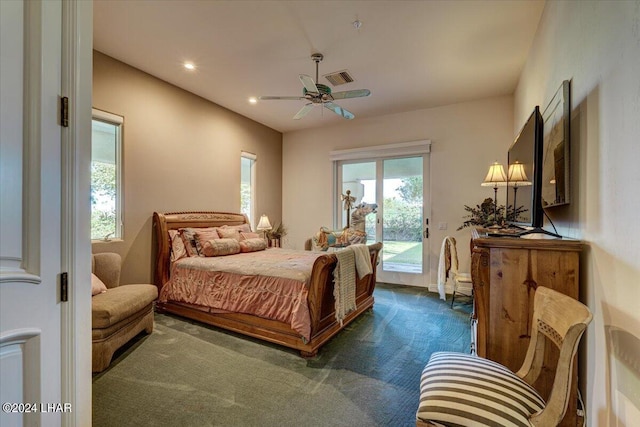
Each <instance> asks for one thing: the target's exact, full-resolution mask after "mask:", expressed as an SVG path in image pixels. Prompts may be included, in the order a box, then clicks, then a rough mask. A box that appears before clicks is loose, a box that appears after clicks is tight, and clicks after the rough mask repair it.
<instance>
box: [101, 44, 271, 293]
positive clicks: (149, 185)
mask: <svg viewBox="0 0 640 427" xmlns="http://www.w3.org/2000/svg"><path fill="white" fill-rule="evenodd" d="M93 106H94V108H98V109H101V110H105V111H108V112H110V113H114V114H118V115H121V116H123V117H124V120H125V123H124V141H123V144H124V239H123V241H114V242H110V243H103V242H99V243H94V244H93V250H94V252H105V251H114V252H118V253H120V254H121V255H122V257H123V271H122V274H123V275H122V281H123V283H136V282H143V283H150V282H151V281H152V277H153V276H152V268H153V260H152V255H151V231H152V230H151V228H152V225H151V218H152V215H153V212H154V211H159V212H168V211H185V210H218V211H227V212H238V211H239V210H240V152H241V151H249V152H252V153H255V154H257V156H258V160H257V163H256V174H257V179H256V181H257V185H256V186H257V201H256V207H257V210H256V214H257V215H258V216H259V214H260V213H262V212H266V213H268V214H269V218H270V219H271V220H272V221H274V222H275V223H277V222H279V220H280V218H281V206H282V198H281V191H282V134H281V133H279V132H277V131H275V130H273V129H270V128H268V127H266V126H263V125H261V124H259V123H256V122H254V121H252V120H249V119H247V118H246V117H243V116H241V115H239V114H236V113H234V112H232V111H229V110H227V109H225V108H223V107H220V106H218V105H216V104H213V103H211V102H209V101H207V100H205V99H203V98H201V97H198V96H196V95H193V94H192V93H190V92H187V91H185V90H182V89H179V88H177V87H175V86H172V85H171V84H169V83H166V82H164V81H161V80H159V79H156V78H155V77H152V76H150V75H149V74H146V73H144V72H142V71H140V70H137V69H135V68H132V67H130V66H128V65H126V64H124V63H122V62H119V61H116V60H115V59H113V58H110V57H108V56H106V55H104V54H102V53H100V52H97V51H94V60H93ZM254 226H255V224H254Z"/></svg>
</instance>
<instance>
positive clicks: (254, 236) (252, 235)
mask: <svg viewBox="0 0 640 427" xmlns="http://www.w3.org/2000/svg"><path fill="white" fill-rule="evenodd" d="M258 238H260V235H259V234H258V233H245V232H242V231H241V232H240V241H241V242H242V241H243V240H247V239H258Z"/></svg>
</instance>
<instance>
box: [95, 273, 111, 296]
mask: <svg viewBox="0 0 640 427" xmlns="http://www.w3.org/2000/svg"><path fill="white" fill-rule="evenodd" d="M104 292H107V285H105V284H104V282H103V281H102V280H100V278H99V277H98V276H96V275H95V274H93V273H91V296H95V295H98V294H101V293H104Z"/></svg>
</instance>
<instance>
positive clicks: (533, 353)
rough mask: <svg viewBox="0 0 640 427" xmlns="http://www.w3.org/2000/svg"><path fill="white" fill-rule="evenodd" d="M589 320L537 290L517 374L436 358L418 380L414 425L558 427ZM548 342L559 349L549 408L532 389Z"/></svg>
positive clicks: (456, 356) (573, 304) (466, 358)
mask: <svg viewBox="0 0 640 427" xmlns="http://www.w3.org/2000/svg"><path fill="white" fill-rule="evenodd" d="M591 317H592V316H591V312H590V311H589V309H588V308H587V307H586V306H584V305H583V304H581V303H580V302H579V301H576V300H575V299H573V298H570V297H568V296H566V295H563V294H561V293H559V292H556V291H554V290H551V289H548V288H545V287H542V286H539V287H538V289H537V290H536V294H535V298H534V309H533V322H532V328H531V329H532V330H531V340H530V342H529V347H528V349H527V354H526V356H525V360H524V363H523V364H522V367H521V368H520V370H519V371H518V372H516V373H514V372H512V371H510V370H509V369H507V368H506V367H505V366H502V365H501V364H499V363H497V362H493V361H491V360H488V359H484V358H480V357H476V356H472V355H467V354H462V353H445V352H439V353H434V354H433V355H432V356H431V358H430V359H429V363H427V366H426V367H425V368H424V370H423V372H422V377H421V379H420V405H419V407H418V412H417V414H416V425H417V426H418V427H423V426H452V425H455V426H496V427H497V426H500V427H506V426H544V427H549V426H556V425H558V423H559V422H560V421H561V420H562V418H563V417H564V414H565V411H566V410H567V402H568V398H569V390H570V382H571V371H572V369H573V359H574V356H575V354H576V350H577V348H578V343H579V341H580V337H581V336H582V334H583V332H584V331H585V329H586V328H587V325H588V324H589V322H590V321H591ZM546 341H550V342H552V343H553V344H555V345H556V346H557V347H558V348H559V349H560V353H559V358H558V364H557V367H556V374H555V380H554V383H553V388H552V390H551V394H550V396H549V401H548V402H545V401H544V400H543V399H542V398H541V397H540V395H539V394H538V392H537V391H536V390H535V389H534V388H533V387H532V386H531V384H533V383H534V382H535V380H536V379H537V378H538V375H539V374H540V371H541V369H542V362H543V358H544V348H545V342H546Z"/></svg>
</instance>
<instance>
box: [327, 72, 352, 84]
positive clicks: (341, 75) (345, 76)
mask: <svg viewBox="0 0 640 427" xmlns="http://www.w3.org/2000/svg"><path fill="white" fill-rule="evenodd" d="M323 77H324V78H325V79H327V80H329V83H331V84H332V85H334V86H340V85H343V84H345V83H351V82H352V81H353V77H351V76H350V75H349V73H348V72H347V70H342V71H336V72H335V73H329V74H325V75H324V76H323Z"/></svg>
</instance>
